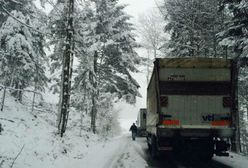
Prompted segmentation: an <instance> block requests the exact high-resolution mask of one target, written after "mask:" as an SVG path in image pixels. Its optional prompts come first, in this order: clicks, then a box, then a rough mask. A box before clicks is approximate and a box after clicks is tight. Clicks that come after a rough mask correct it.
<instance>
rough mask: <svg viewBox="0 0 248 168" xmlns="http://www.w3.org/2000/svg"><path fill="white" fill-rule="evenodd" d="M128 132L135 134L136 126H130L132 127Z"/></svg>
mask: <svg viewBox="0 0 248 168" xmlns="http://www.w3.org/2000/svg"><path fill="white" fill-rule="evenodd" d="M129 131H132V132H134V133H137V127H136V125H132V126H131V127H130V129H129Z"/></svg>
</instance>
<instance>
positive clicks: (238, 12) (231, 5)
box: [219, 0, 248, 153]
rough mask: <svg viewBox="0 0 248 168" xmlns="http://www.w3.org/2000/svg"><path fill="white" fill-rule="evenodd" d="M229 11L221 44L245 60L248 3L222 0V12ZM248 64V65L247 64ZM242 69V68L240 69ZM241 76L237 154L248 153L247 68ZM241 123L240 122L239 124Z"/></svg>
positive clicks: (247, 36) (236, 136) (240, 0)
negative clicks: (247, 116) (247, 142)
mask: <svg viewBox="0 0 248 168" xmlns="http://www.w3.org/2000/svg"><path fill="white" fill-rule="evenodd" d="M225 9H227V10H228V12H229V13H230V16H231V19H230V20H229V22H227V28H226V29H225V30H224V31H222V32H221V33H220V34H219V36H220V38H222V41H221V44H222V45H224V46H226V47H229V48H232V49H233V51H234V53H235V59H236V60H238V59H243V58H245V57H247V55H248V31H247V26H248V13H247V10H248V3H247V0H222V10H225ZM246 64H247V63H246ZM239 68H240V67H239ZM239 70H240V76H239V86H238V87H239V98H240V99H239V100H240V104H239V105H240V111H241V113H237V115H236V118H237V120H238V121H237V123H235V124H236V127H237V129H236V132H235V137H234V139H233V141H234V142H235V143H233V144H234V145H233V146H232V149H233V150H234V151H236V152H240V151H241V149H243V151H241V152H245V153H246V152H247V148H248V145H247V144H246V143H245V141H246V139H247V136H248V133H247V131H246V130H247V119H246V118H244V117H245V115H244V111H245V110H244V109H245V108H247V76H248V74H247V67H246V68H240V69H239ZM239 121H240V122H239ZM240 141H241V143H242V142H243V143H242V144H241V145H240Z"/></svg>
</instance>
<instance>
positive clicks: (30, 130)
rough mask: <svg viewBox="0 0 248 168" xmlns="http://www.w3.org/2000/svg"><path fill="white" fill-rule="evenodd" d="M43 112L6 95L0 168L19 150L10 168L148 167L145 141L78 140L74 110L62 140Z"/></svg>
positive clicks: (237, 158) (242, 165) (236, 167)
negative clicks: (31, 110) (32, 109)
mask: <svg viewBox="0 0 248 168" xmlns="http://www.w3.org/2000/svg"><path fill="white" fill-rule="evenodd" d="M0 95H2V91H0ZM27 97H28V96H27ZM44 109H45V108H44ZM44 109H43V111H42V109H40V110H39V111H37V110H36V111H34V112H33V113H31V112H30V108H29V107H28V106H27V105H25V103H23V104H20V103H18V102H16V101H15V99H14V98H13V97H11V96H10V94H9V93H8V92H7V94H6V100H5V106H4V111H3V112H0V123H1V124H2V126H3V129H4V131H3V132H2V133H1V135H0V144H1V148H0V165H1V168H9V167H10V166H11V164H12V163H13V160H14V158H15V157H16V156H17V154H18V153H19V152H20V150H21V148H22V147H23V150H22V151H21V153H20V155H19V156H18V157H17V159H16V161H15V163H14V165H13V168H58V167H59V168H68V167H73V168H81V167H85V166H87V168H144V167H148V166H151V165H149V164H151V163H149V162H150V160H149V154H148V153H147V145H146V139H145V138H136V141H132V140H131V136H130V133H125V134H123V135H121V136H117V137H114V138H111V137H108V138H106V137H100V136H97V135H94V134H92V133H90V132H87V130H84V129H83V130H82V132H81V136H79V132H80V130H79V128H78V117H80V116H78V115H79V114H78V113H76V112H75V111H74V110H72V112H71V113H70V119H69V125H68V127H67V132H66V134H65V136H64V137H63V138H61V137H60V136H59V135H58V134H56V127H55V121H56V115H55V113H53V112H51V111H52V109H51V110H50V111H46V110H44ZM34 114H35V115H34ZM35 116H36V117H35ZM126 120H128V119H127V118H126ZM84 122H86V121H85V120H84ZM127 127H129V125H127ZM126 131H127V130H126ZM214 161H216V162H217V163H221V164H223V165H228V166H229V167H232V168H246V167H247V165H248V159H247V157H245V156H241V155H238V154H234V153H231V157H214ZM182 167H184V166H182Z"/></svg>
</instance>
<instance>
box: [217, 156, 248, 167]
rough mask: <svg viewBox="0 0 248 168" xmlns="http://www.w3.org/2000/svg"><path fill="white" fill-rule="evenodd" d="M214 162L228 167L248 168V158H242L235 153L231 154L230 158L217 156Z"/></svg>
mask: <svg viewBox="0 0 248 168" xmlns="http://www.w3.org/2000/svg"><path fill="white" fill-rule="evenodd" d="M214 160H216V161H218V162H221V163H223V164H225V165H228V166H229V167H232V168H247V167H248V157H247V156H241V155H238V154H235V153H230V156H229V157H218V156H215V157H214Z"/></svg>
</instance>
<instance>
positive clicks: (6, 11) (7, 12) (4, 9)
mask: <svg viewBox="0 0 248 168" xmlns="http://www.w3.org/2000/svg"><path fill="white" fill-rule="evenodd" d="M1 7H2V9H3V11H4V12H5V13H6V14H8V15H9V16H10V17H12V18H13V19H14V20H16V21H17V22H19V23H21V24H22V25H24V26H26V27H28V28H30V29H32V30H34V31H36V32H37V33H40V34H43V33H42V32H41V31H39V30H37V29H35V28H33V27H32V26H30V25H28V24H26V23H24V22H22V21H21V20H19V19H17V18H16V17H15V16H13V15H12V14H11V13H10V12H9V11H8V10H7V9H6V8H5V7H3V6H1Z"/></svg>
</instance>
